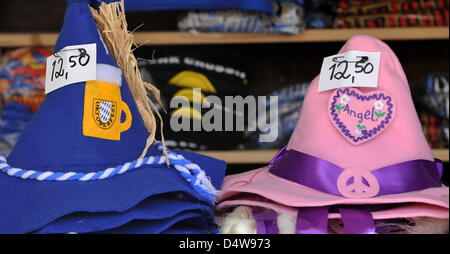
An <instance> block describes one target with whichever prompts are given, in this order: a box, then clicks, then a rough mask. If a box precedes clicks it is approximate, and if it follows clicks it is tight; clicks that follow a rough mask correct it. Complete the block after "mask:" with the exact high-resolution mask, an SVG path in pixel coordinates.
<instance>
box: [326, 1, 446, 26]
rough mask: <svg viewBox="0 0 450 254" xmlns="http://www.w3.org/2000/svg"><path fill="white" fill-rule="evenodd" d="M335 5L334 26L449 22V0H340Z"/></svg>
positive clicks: (422, 24) (425, 24)
mask: <svg viewBox="0 0 450 254" xmlns="http://www.w3.org/2000/svg"><path fill="white" fill-rule="evenodd" d="M355 2H356V3H355ZM338 6H339V8H338V9H337V13H338V15H337V17H336V20H335V26H336V27H337V28H361V27H367V28H373V27H410V26H423V27H427V26H448V24H449V18H448V0H430V1H423V0H406V1H404V0H403V1H401V0H395V1H352V0H341V1H340V2H339V4H338Z"/></svg>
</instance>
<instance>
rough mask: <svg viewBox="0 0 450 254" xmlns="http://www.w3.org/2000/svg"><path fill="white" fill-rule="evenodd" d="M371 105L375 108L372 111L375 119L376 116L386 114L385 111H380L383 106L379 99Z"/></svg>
mask: <svg viewBox="0 0 450 254" xmlns="http://www.w3.org/2000/svg"><path fill="white" fill-rule="evenodd" d="M373 107H374V109H375V112H374V113H375V115H376V116H377V119H376V120H378V118H380V117H383V116H384V115H386V112H381V110H383V108H384V103H383V102H382V101H381V100H378V101H376V102H375V103H374V104H373Z"/></svg>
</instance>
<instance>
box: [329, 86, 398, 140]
mask: <svg viewBox="0 0 450 254" xmlns="http://www.w3.org/2000/svg"><path fill="white" fill-rule="evenodd" d="M394 105H395V103H394V99H393V98H392V96H390V95H388V94H386V93H385V92H381V91H375V92H370V93H367V94H364V93H361V92H360V91H359V90H357V89H353V88H339V89H336V90H335V91H334V92H333V94H332V95H331V97H330V101H329V104H328V111H329V116H330V119H331V122H332V123H333V125H334V127H336V129H337V130H338V131H339V133H341V134H342V136H344V138H345V139H346V140H347V141H348V142H350V143H351V144H352V145H359V144H362V143H364V142H367V141H369V140H371V139H373V138H375V137H376V136H378V135H379V134H380V133H381V132H383V131H384V130H385V129H386V128H387V127H388V126H389V124H390V123H391V122H392V119H393V118H394V115H395V108H396V107H395V106H394Z"/></svg>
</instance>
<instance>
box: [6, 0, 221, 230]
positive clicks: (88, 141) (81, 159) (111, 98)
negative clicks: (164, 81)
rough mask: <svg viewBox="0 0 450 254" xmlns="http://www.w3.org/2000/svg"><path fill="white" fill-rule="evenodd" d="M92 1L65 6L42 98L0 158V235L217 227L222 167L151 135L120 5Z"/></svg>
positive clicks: (152, 120)
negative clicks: (91, 4)
mask: <svg viewBox="0 0 450 254" xmlns="http://www.w3.org/2000/svg"><path fill="white" fill-rule="evenodd" d="M95 3H96V4H97V5H98V6H97V9H96V8H90V7H89V1H88V0H86V1H84V0H79V1H71V2H70V4H69V6H68V8H67V10H66V14H65V18H64V24H63V27H62V30H61V33H60V35H59V38H58V40H57V43H56V46H55V54H53V55H52V56H50V57H49V58H48V61H47V73H46V83H45V90H46V93H47V96H46V98H45V100H44V102H43V103H42V105H41V106H40V107H39V109H38V111H37V112H36V114H35V115H34V116H33V118H32V120H31V122H30V124H29V125H28V127H27V129H26V130H25V132H24V133H23V135H22V136H21V137H20V139H19V141H18V142H17V144H16V145H15V147H14V149H13V150H12V152H11V154H10V155H9V156H6V155H2V156H1V157H0V192H1V193H2V195H1V196H0V214H1V215H2V216H1V217H0V233H39V234H40V233H213V232H215V231H216V229H215V225H214V213H213V206H214V201H215V197H216V195H217V193H218V191H217V189H218V188H220V185H221V182H222V179H223V175H224V171H225V166H226V165H225V163H224V162H222V161H219V160H216V159H213V158H209V157H205V156H201V155H198V154H194V153H189V152H181V151H170V150H167V149H166V148H165V146H164V144H163V143H161V142H159V141H155V140H154V135H155V131H156V119H155V116H154V112H153V111H151V110H150V111H149V110H148V109H149V107H151V103H152V102H150V101H149V100H148V98H147V97H146V96H145V91H147V92H149V93H153V94H154V95H155V97H156V98H158V91H157V90H156V88H154V87H153V86H152V85H150V84H146V83H144V82H143V81H142V79H141V77H140V75H139V71H138V69H137V61H136V59H135V57H134V56H133V54H132V49H131V47H132V44H133V40H132V35H131V34H130V33H129V32H128V31H127V30H126V29H127V26H126V21H125V15H124V12H123V10H124V7H123V2H111V3H109V4H106V3H101V2H98V1H96V2H95ZM96 23H97V24H96ZM80 73H81V74H80ZM92 75H93V76H94V77H95V78H94V79H92V80H91V79H90V78H86V77H92ZM83 77H85V78H83ZM83 79H84V80H83ZM71 80H77V81H76V82H72V81H71ZM81 80H82V81H81ZM55 86H57V87H56V88H55ZM144 87H145V88H144ZM146 89H147V90H146ZM50 91H51V92H50ZM141 91H144V93H143V94H142V93H141ZM148 105H150V106H149V107H147V106H148ZM155 113H156V112H155Z"/></svg>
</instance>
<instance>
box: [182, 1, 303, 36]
mask: <svg viewBox="0 0 450 254" xmlns="http://www.w3.org/2000/svg"><path fill="white" fill-rule="evenodd" d="M272 6H273V12H272V13H273V14H269V13H266V12H255V11H245V10H218V11H190V12H188V13H187V14H186V15H184V16H182V17H181V18H180V21H179V22H178V28H179V29H180V30H182V31H191V32H195V31H197V32H198V31H200V32H239V33H269V34H298V33H301V32H302V31H303V30H304V28H305V22H304V9H303V7H302V6H301V5H300V4H299V3H297V2H294V1H274V2H273V4H272Z"/></svg>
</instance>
